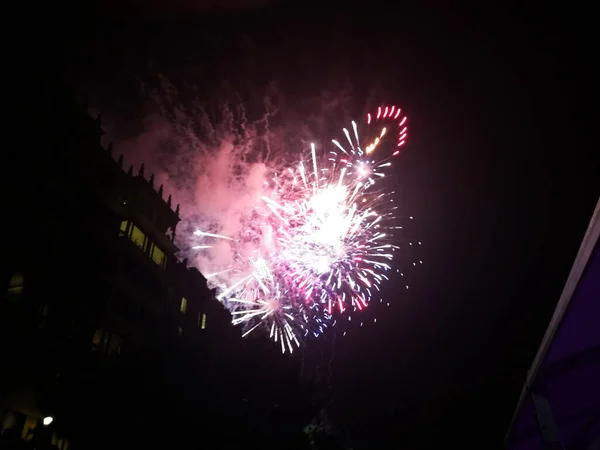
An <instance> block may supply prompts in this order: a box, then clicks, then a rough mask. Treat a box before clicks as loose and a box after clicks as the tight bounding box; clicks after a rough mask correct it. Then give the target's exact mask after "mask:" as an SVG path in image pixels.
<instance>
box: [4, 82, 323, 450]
mask: <svg viewBox="0 0 600 450" xmlns="http://www.w3.org/2000/svg"><path fill="white" fill-rule="evenodd" d="M23 87H24V88H23V89H22V90H20V91H19V95H18V98H17V101H15V102H14V105H12V106H13V107H14V109H13V112H14V118H15V119H14V126H13V127H12V130H11V133H10V139H9V140H8V142H6V143H5V150H6V151H5V154H4V155H3V157H4V158H5V161H6V163H5V164H4V166H5V167H6V168H7V169H8V170H7V171H6V173H5V174H4V179H3V182H4V183H5V186H4V188H3V195H4V197H5V201H4V202H3V208H4V210H3V217H4V218H5V220H4V221H3V222H4V225H5V230H6V231H5V233H4V235H3V238H2V239H3V240H2V249H3V260H4V261H3V264H2V267H3V269H2V280H3V282H4V287H5V294H4V295H3V297H2V298H1V299H0V336H1V337H2V342H4V343H5V345H4V351H3V354H2V355H1V356H0V358H1V359H0V366H1V367H2V370H1V371H0V415H1V420H2V422H1V423H2V426H1V427H0V430H1V432H2V436H1V437H2V438H4V440H5V441H6V442H8V441H9V440H10V439H13V441H14V442H17V441H19V440H20V441H23V442H29V443H32V442H34V441H35V440H36V439H37V440H40V439H41V440H42V442H45V443H46V444H50V443H52V444H53V445H54V446H55V447H56V448H59V449H61V450H66V449H68V448H132V447H141V446H144V445H163V446H165V447H168V448H179V447H181V448H183V447H189V445H190V441H191V440H194V441H196V443H198V444H200V443H201V442H202V441H203V440H204V439H210V440H211V441H212V442H215V440H216V441H220V442H222V445H215V444H214V443H213V444H211V447H212V448H241V447H247V446H248V445H254V444H252V443H253V442H256V441H260V442H264V439H266V436H270V438H272V437H273V436H276V435H277V434H278V433H279V435H280V437H281V439H283V440H285V441H286V442H288V443H290V442H295V441H290V436H299V435H301V434H302V425H303V424H304V423H308V421H309V420H310V415H311V414H312V412H311V411H312V409H311V408H312V406H311V404H310V395H308V394H309V391H308V390H307V389H308V388H307V387H306V386H305V385H304V384H303V383H302V382H301V381H299V380H297V377H296V375H297V373H296V372H294V367H293V363H292V362H290V361H280V360H278V361H274V360H273V359H272V358H274V356H272V355H271V353H270V352H271V347H270V346H267V347H264V346H261V345H262V344H261V343H260V342H258V343H257V342H251V343H250V344H248V342H247V341H245V340H242V339H241V336H240V333H239V330H237V329H236V328H234V327H233V326H232V325H231V316H230V314H229V313H228V312H227V311H226V310H225V309H224V308H223V307H222V305H221V304H220V303H219V302H218V301H217V300H216V299H215V296H214V292H212V291H211V290H209V289H208V287H207V284H206V279H205V278H204V277H203V276H202V275H201V274H200V273H199V272H198V271H197V270H196V269H195V268H191V267H188V265H187V262H186V261H179V260H178V259H177V256H176V253H177V251H178V248H177V246H176V245H175V237H176V235H177V224H178V222H179V220H180V218H179V206H178V205H173V204H172V199H171V197H170V196H169V197H167V198H165V195H164V193H163V188H162V186H157V185H156V183H155V181H154V175H153V174H150V173H145V168H144V166H143V165H142V166H140V167H135V168H134V167H123V157H122V156H117V155H113V149H112V145H109V146H108V148H103V147H102V145H101V142H100V140H101V136H102V133H103V131H102V127H101V117H97V118H92V117H90V116H89V115H88V114H87V107H86V105H85V103H83V102H76V101H71V100H70V99H71V98H72V94H71V93H70V92H67V91H64V90H61V89H57V88H56V87H55V86H52V88H45V87H44V86H41V87H40V86H39V85H38V86H36V87H35V88H32V85H31V84H30V83H29V82H24V83H23ZM273 350H275V349H274V348H273ZM257 361H259V362H257ZM281 380H285V382H282V381H281ZM275 417H277V420H276V421H275V422H276V423H278V424H279V425H278V429H279V431H276V432H275V431H274V430H273V429H270V428H269V424H270V423H275V422H273V420H272V419H274V418H275ZM286 417H288V418H289V420H288V419H286ZM44 418H46V422H49V420H50V419H49V418H52V423H50V424H47V425H46V426H44ZM292 418H293V419H292ZM296 424H297V425H296ZM232 428H234V429H236V430H237V431H236V432H235V433H228V432H227V430H228V429H232ZM298 439H299V440H298V442H300V441H301V440H302V439H301V437H298ZM46 444H43V445H46ZM15 445H16V444H15ZM40 445H42V444H37V447H36V448H41V447H40ZM294 445H295V444H289V445H287V447H288V448H290V447H292V448H295V447H294ZM298 445H299V447H297V448H301V447H302V446H301V445H300V444H298ZM265 448H267V447H265ZM273 448H278V447H273Z"/></svg>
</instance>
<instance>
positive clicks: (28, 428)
mask: <svg viewBox="0 0 600 450" xmlns="http://www.w3.org/2000/svg"><path fill="white" fill-rule="evenodd" d="M36 426H37V419H36V418H35V417H31V416H27V418H26V419H25V424H24V425H23V432H22V433H21V439H24V440H26V441H29V440H30V439H31V438H32V437H33V435H32V432H33V430H35V427H36Z"/></svg>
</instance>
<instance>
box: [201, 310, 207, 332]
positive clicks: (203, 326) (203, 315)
mask: <svg viewBox="0 0 600 450" xmlns="http://www.w3.org/2000/svg"><path fill="white" fill-rule="evenodd" d="M200 328H201V329H202V330H204V329H205V328H206V313H202V323H201V325H200Z"/></svg>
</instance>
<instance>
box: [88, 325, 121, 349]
mask: <svg viewBox="0 0 600 450" xmlns="http://www.w3.org/2000/svg"><path fill="white" fill-rule="evenodd" d="M121 345H123V339H122V338H121V336H119V335H117V334H115V333H109V332H108V331H106V330H104V329H102V328H98V329H97V330H96V331H95V333H94V337H93V338H92V351H97V352H100V353H106V354H107V355H113V354H119V353H121Z"/></svg>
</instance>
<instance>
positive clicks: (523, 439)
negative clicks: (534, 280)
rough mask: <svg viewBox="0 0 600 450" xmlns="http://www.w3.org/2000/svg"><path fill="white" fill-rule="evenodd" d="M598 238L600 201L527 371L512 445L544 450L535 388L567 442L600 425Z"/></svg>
mask: <svg viewBox="0 0 600 450" xmlns="http://www.w3.org/2000/svg"><path fill="white" fill-rule="evenodd" d="M599 236H600V200H599V201H598V203H597V205H596V208H595V210H594V214H593V216H592V219H591V221H590V224H589V226H588V229H587V232H586V234H585V237H584V238H583V241H582V243H581V247H580V248H579V252H578V253H577V257H576V258H575V262H574V264H573V267H572V268H571V272H570V274H569V277H568V279H567V282H566V284H565V286H564V289H563V292H562V295H561V296H560V299H559V301H558V305H557V306H556V309H555V311H554V314H553V316H552V319H551V321H550V325H549V326H548V329H547V331H546V334H545V335H544V338H543V340H542V343H541V345H540V348H539V350H538V352H537V355H536V357H535V359H534V361H533V364H532V366H531V368H530V370H529V372H528V374H527V380H526V383H525V386H524V387H523V390H522V392H521V396H520V398H519V402H518V404H517V408H516V411H515V413H514V415H513V418H512V421H511V423H510V427H509V430H508V433H507V436H506V443H507V446H508V448H510V449H519V450H520V449H538V448H539V449H542V448H543V443H542V439H541V434H540V431H539V426H538V424H537V420H536V416H535V410H534V406H533V402H532V400H531V396H530V395H529V393H530V390H531V389H532V388H538V387H541V388H542V389H543V391H544V395H545V396H546V397H547V399H548V402H549V404H550V407H551V409H552V414H553V419H554V422H555V424H556V427H557V429H558V434H559V436H558V437H559V439H560V440H561V442H562V443H563V445H567V446H569V445H570V444H571V443H573V442H575V441H576V440H577V439H578V438H579V437H581V435H582V433H585V432H587V431H588V430H590V427H600V421H599V420H598V417H600V389H598V386H599V385H600V382H599V381H598V380H600V242H599ZM594 420H595V422H593V421H594Z"/></svg>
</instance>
